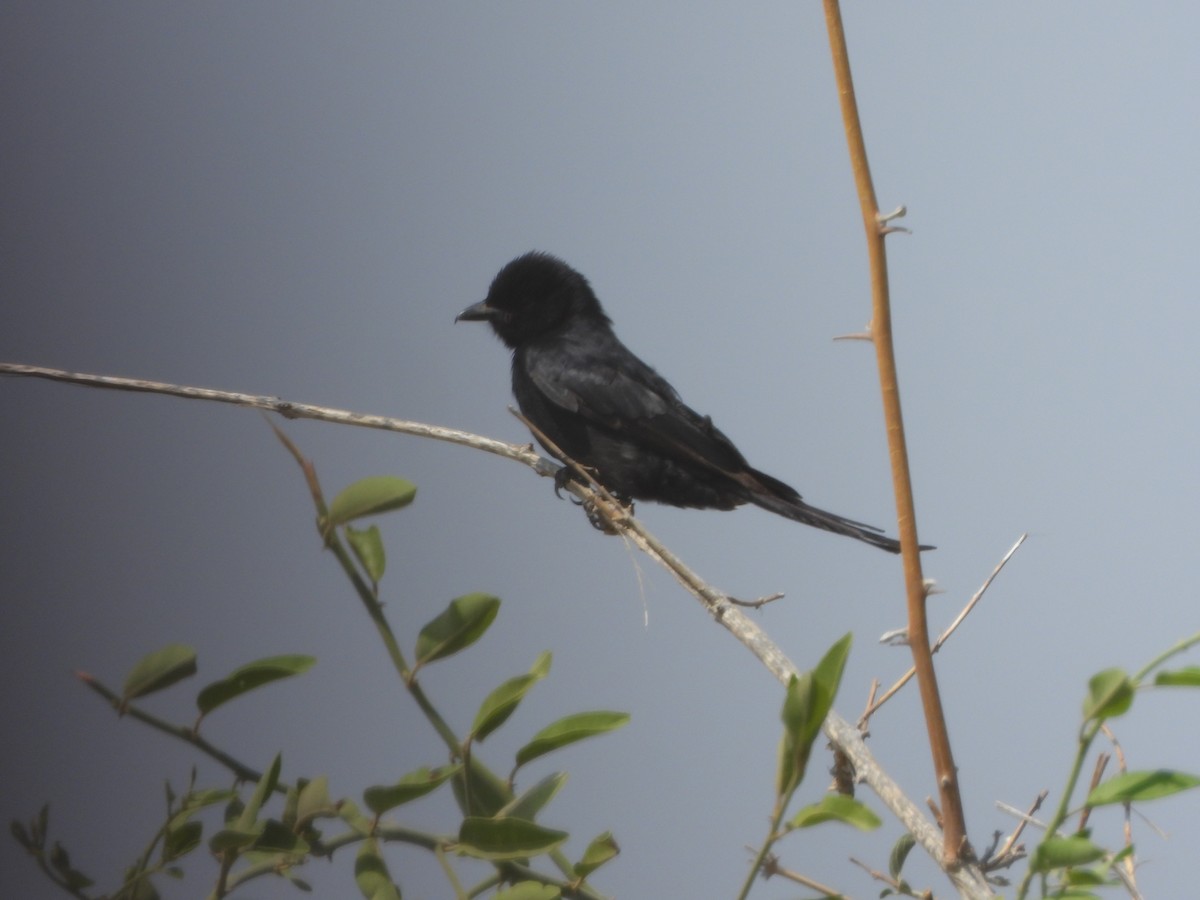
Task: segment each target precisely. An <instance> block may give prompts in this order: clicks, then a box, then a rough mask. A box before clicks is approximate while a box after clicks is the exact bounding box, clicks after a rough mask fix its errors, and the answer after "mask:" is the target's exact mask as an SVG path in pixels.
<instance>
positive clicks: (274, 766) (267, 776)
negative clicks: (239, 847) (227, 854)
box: [231, 753, 283, 833]
mask: <svg viewBox="0 0 1200 900" xmlns="http://www.w3.org/2000/svg"><path fill="white" fill-rule="evenodd" d="M282 766H283V756H282V754H279V753H276V754H275V759H274V760H273V761H272V762H271V765H270V767H269V768H268V769H267V771H265V772H263V774H262V777H261V778H259V779H258V784H257V785H255V786H254V793H253V794H252V795H251V797H250V802H248V803H247V804H246V805H245V807H244V808H243V809H242V812H241V814H240V815H239V816H238V820H237V822H236V823H235V824H234V826H233V827H232V829H231V830H232V831H240V832H246V833H249V832H250V831H251V829H253V828H254V826H255V822H256V821H257V819H258V813H259V810H261V809H262V807H263V804H264V803H266V802H267V798H268V797H270V796H271V792H272V791H274V790H275V785H277V784H278V783H279V770H280V768H282ZM259 830H260V831H261V829H259Z"/></svg>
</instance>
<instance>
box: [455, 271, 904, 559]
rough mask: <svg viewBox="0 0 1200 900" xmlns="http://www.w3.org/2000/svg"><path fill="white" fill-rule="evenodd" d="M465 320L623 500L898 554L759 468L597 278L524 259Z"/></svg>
mask: <svg viewBox="0 0 1200 900" xmlns="http://www.w3.org/2000/svg"><path fill="white" fill-rule="evenodd" d="M459 320H462V321H468V322H475V321H483V322H488V323H490V324H491V326H492V330H493V331H495V333H496V335H497V336H498V337H499V338H500V340H501V341H503V342H504V344H505V345H506V346H507V347H508V348H509V349H511V350H512V351H513V358H512V389H513V395H514V396H515V397H516V399H517V404H518V405H519V406H520V408H521V412H522V413H523V414H524V415H525V417H526V418H527V419H528V420H529V421H530V422H532V423H533V424H534V425H535V426H536V427H537V428H538V429H540V430H541V431H542V432H543V433H544V434H545V435H546V437H548V438H549V439H550V440H551V441H553V442H554V443H555V444H557V445H558V446H559V447H560V448H561V449H562V450H563V452H565V453H566V454H567V455H568V456H569V457H571V459H573V460H575V461H576V462H578V463H580V464H582V465H584V466H587V467H589V468H590V469H591V470H592V471H593V472H594V473H595V477H596V479H597V480H598V481H599V482H600V483H601V484H603V485H604V486H605V487H606V488H608V490H609V491H610V492H611V493H612V494H614V495H615V496H617V497H618V498H621V499H625V500H648V501H653V502H656V503H667V504H670V505H671V506H683V507H692V508H701V509H733V508H734V507H735V506H741V505H742V504H744V503H754V504H756V505H757V506H761V507H762V508H763V509H767V510H770V511H771V512H773V513H777V514H779V515H781V516H785V517H787V518H789V519H793V520H795V521H797V522H803V523H804V524H805V525H812V526H813V527H815V528H823V529H825V530H826V531H832V532H835V533H837V534H844V535H846V536H848V537H852V538H856V539H858V540H860V541H865V542H866V543H868V544H872V545H874V546H876V547H881V548H883V549H884V550H887V551H888V552H890V553H898V552H900V544H899V542H898V541H896V540H894V539H893V538H890V537H886V536H885V535H883V534H882V533H880V529H878V528H875V527H873V526H871V525H865V524H863V523H862V522H855V521H854V520H852V519H847V518H844V517H842V516H839V515H836V514H834V513H831V512H826V511H825V510H822V509H817V508H816V507H814V506H809V505H808V504H807V503H805V502H804V501H803V500H801V499H800V495H799V494H798V493H796V491H795V490H793V489H792V488H791V487H789V486H788V485H786V484H784V483H783V482H782V481H780V480H778V479H777V478H772V477H771V476H770V475H767V474H766V473H764V472H760V471H758V470H757V469H755V468H752V467H751V466H750V464H749V463H747V462H746V459H745V457H743V456H742V454H741V453H740V452H739V451H738V449H737V447H735V446H734V445H733V442H732V441H730V440H729V438H727V437H726V436H725V435H724V434H723V433H722V432H721V431H720V430H719V429H718V428H717V427H716V426H715V425H713V423H712V419H710V418H709V417H708V416H702V415H700V414H699V413H697V412H696V411H695V410H693V409H692V408H691V407H689V406H687V405H686V404H685V403H684V402H683V401H682V400H681V399H680V397H679V394H678V393H677V392H676V391H675V389H674V388H673V387H671V385H670V384H668V383H667V381H666V380H665V379H664V378H663V377H662V376H661V375H659V374H658V373H657V372H655V371H654V370H653V369H652V368H650V366H648V365H646V364H645V363H644V362H642V361H641V360H640V359H639V358H638V357H637V356H635V355H634V354H633V353H632V352H631V351H630V350H629V349H628V348H627V347H626V346H625V345H624V344H622V343H621V341H620V340H618V338H617V336H616V334H614V333H613V330H612V322H611V321H610V320H609V318H608V316H606V315H605V314H604V309H603V308H602V307H601V306H600V301H599V300H597V299H596V294H595V293H594V292H593V291H592V288H591V285H589V284H588V282H587V279H586V278H584V277H583V275H581V274H580V273H579V272H576V271H575V270H574V269H572V268H571V267H570V266H568V265H567V264H566V263H565V262H563V261H562V260H560V259H558V258H557V257H554V256H551V255H549V254H547V253H526V254H525V255H524V256H519V257H517V258H516V259H514V260H513V261H512V262H510V263H509V264H508V265H506V266H505V267H504V268H503V269H501V270H500V272H499V274H497V275H496V277H495V279H494V280H493V281H492V285H491V287H490V288H489V289H488V294H487V299H485V300H483V301H481V302H479V303H476V304H474V305H473V306H468V307H467V308H466V309H464V310H463V311H462V312H461V313H459V315H458V317H457V319H455V321H459ZM564 471H568V472H569V470H564ZM922 549H925V548H922Z"/></svg>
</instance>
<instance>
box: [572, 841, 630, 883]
mask: <svg viewBox="0 0 1200 900" xmlns="http://www.w3.org/2000/svg"><path fill="white" fill-rule="evenodd" d="M620 852H621V848H620V847H618V846H617V842H616V840H615V839H614V838H613V836H612V832H611V831H606V832H604V833H603V834H599V835H597V836H596V837H594V838H593V839H592V842H591V843H590V844H588V848H587V849H586V850H584V851H583V858H582V859H580V860H579V862H577V863H575V865H574V867H573V868H574V871H575V875H576V877H578V878H587V877H588V876H589V875H591V874H592V873H593V872H595V871H596V870H597V869H598V868H600V867H601V866H602V865H604V864H605V863H606V862H608V861H609V860H610V859H612V858H614V857H615V856H616V855H617V854H618V853H620Z"/></svg>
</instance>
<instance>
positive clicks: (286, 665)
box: [196, 653, 317, 716]
mask: <svg viewBox="0 0 1200 900" xmlns="http://www.w3.org/2000/svg"><path fill="white" fill-rule="evenodd" d="M316 661H317V660H316V657H313V656H302V655H300V654H297V653H293V654H289V655H286V656H268V657H266V658H264V659H259V660H256V661H255V662H252V663H247V664H246V665H244V666H242V667H240V668H238V669H234V670H233V671H232V672H230V673H229V674H228V675H226V676H225V677H224V678H222V679H221V680H220V681H214V682H213V683H212V684H210V685H208V686H207V687H205V688H204V689H203V690H202V691H200V693H199V694H198V695H197V697H196V707H197V708H198V709H199V710H200V715H202V716H206V715H208V714H209V713H210V712H212V711H213V710H214V709H216V708H217V707H218V706H221V705H222V704H225V703H228V702H229V701H230V700H232V699H234V698H235V697H240V696H241V695H242V694H245V693H248V692H249V691H252V690H254V689H255V688H258V687H262V686H263V685H264V684H270V683H271V682H272V681H279V680H280V679H281V678H291V677H292V676H293V675H299V674H300V673H301V672H307V671H308V670H309V669H311V668H312V666H313V663H315V662H316Z"/></svg>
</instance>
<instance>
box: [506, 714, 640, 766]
mask: <svg viewBox="0 0 1200 900" xmlns="http://www.w3.org/2000/svg"><path fill="white" fill-rule="evenodd" d="M628 721H629V713H623V712H613V711H610V710H603V709H598V710H593V711H592V712H581V713H574V714H573V715H570V716H563V717H562V718H561V719H559V720H558V721H556V722H552V723H551V724H549V725H547V726H546V727H545V728H543V729H542V730H541V731H539V732H538V733H537V734H535V735H534V736H533V738H532V739H530V741H529V743H527V744H526V745H525V746H524V747H522V748H521V749H520V750H518V751H517V765H518V766H523V765H525V764H526V763H527V762H529V761H530V760H534V759H537V758H538V757H539V756H545V755H546V754H547V753H550V752H551V751H554V750H558V749H559V748H561V747H565V746H567V745H568V744H573V743H575V742H576V741H582V740H584V739H585V738H590V737H594V736H595V735H597V734H604V733H605V732H608V731H614V730H616V729H617V728H620V727H621V726H622V725H624V724H625V723H627V722H628Z"/></svg>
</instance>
